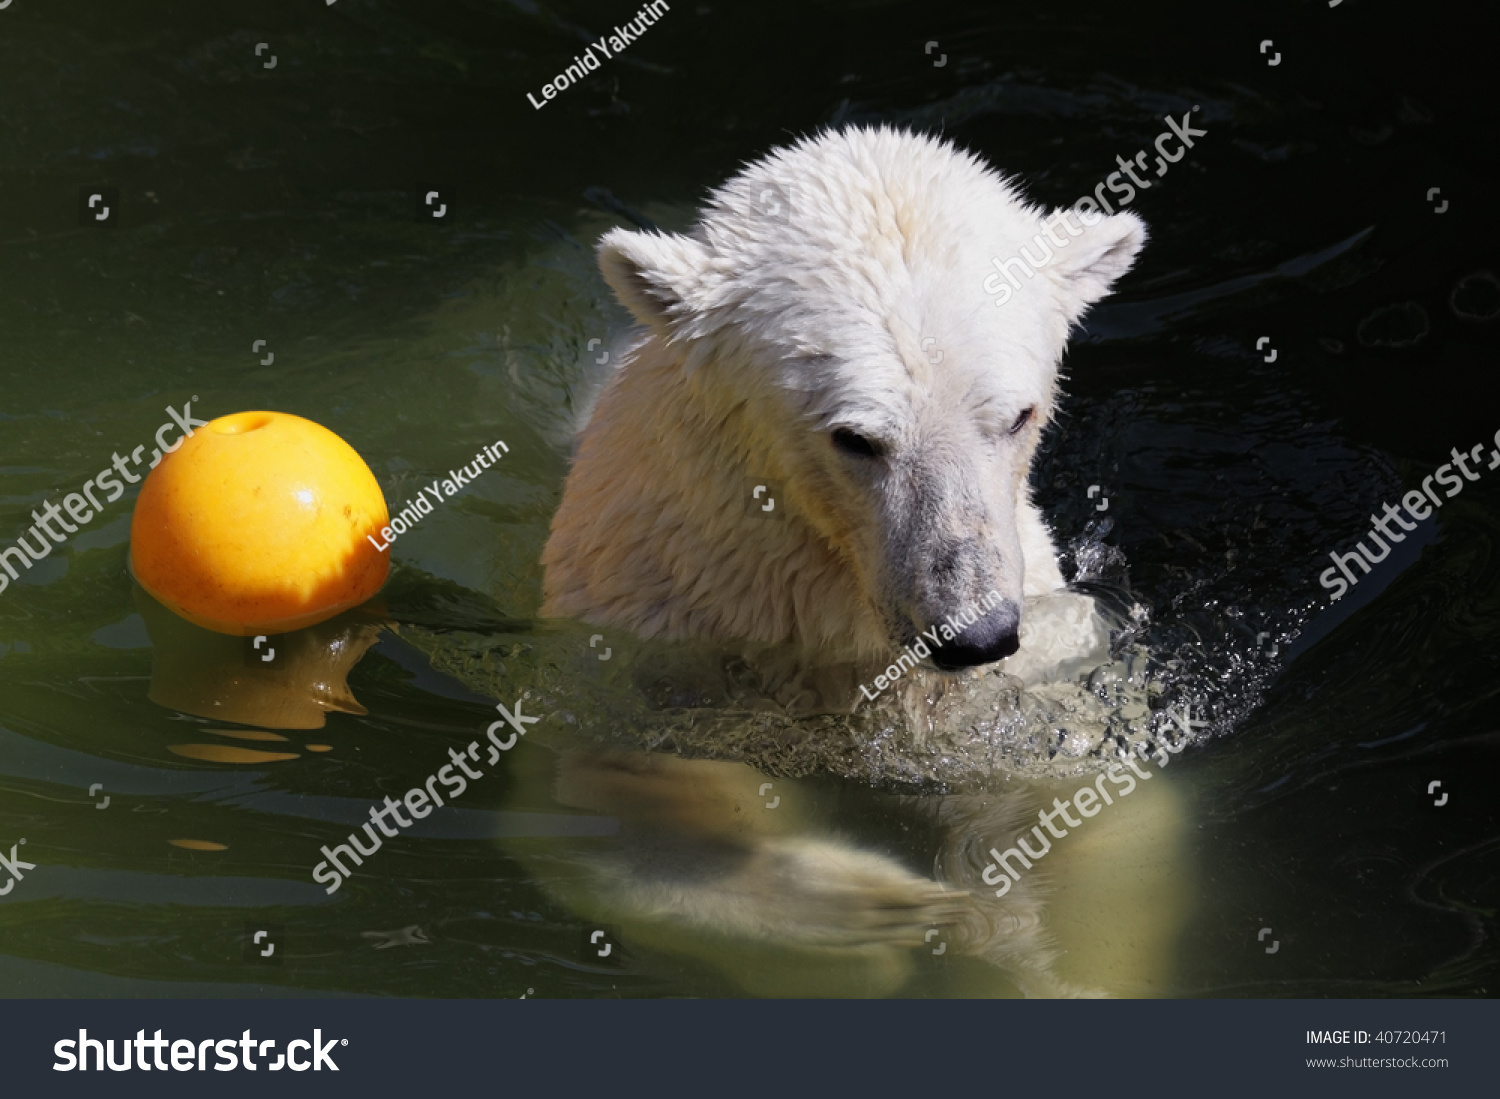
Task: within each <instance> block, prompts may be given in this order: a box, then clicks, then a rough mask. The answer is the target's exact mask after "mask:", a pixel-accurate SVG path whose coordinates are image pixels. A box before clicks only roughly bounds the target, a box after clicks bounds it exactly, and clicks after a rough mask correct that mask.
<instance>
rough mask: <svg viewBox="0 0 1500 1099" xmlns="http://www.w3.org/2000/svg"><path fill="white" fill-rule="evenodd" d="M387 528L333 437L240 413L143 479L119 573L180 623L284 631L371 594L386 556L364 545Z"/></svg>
mask: <svg viewBox="0 0 1500 1099" xmlns="http://www.w3.org/2000/svg"><path fill="white" fill-rule="evenodd" d="M388 522H390V517H389V513H388V512H387V510H386V506H385V496H384V494H383V493H382V492H381V491H380V484H379V483H378V482H377V481H376V480H375V475H374V474H373V473H371V472H370V467H369V466H367V465H365V462H364V459H362V458H361V457H360V456H359V455H358V454H357V453H356V452H355V450H354V448H353V447H351V446H350V445H349V444H348V443H346V442H344V440H343V439H340V438H339V437H338V436H337V435H335V434H334V433H333V432H331V431H329V430H328V429H327V428H326V427H321V426H319V425H318V424H315V423H313V422H312V421H311V420H304V419H303V418H302V417H300V416H291V415H288V414H287V413H284V412H239V413H236V414H234V415H232V416H221V417H220V418H219V419H217V420H214V421H213V422H212V423H210V424H208V426H206V427H200V428H198V429H197V430H196V431H195V432H194V433H193V435H192V436H191V437H189V438H187V439H184V440H183V441H182V445H181V446H180V447H178V448H177V449H176V450H175V451H173V452H172V453H171V454H168V455H166V456H164V457H163V458H162V460H161V464H160V465H158V466H157V467H156V468H155V469H154V470H152V471H151V472H150V474H149V475H148V476H147V477H146V482H145V484H143V485H142V486H141V495H140V499H139V500H137V501H136V505H135V517H134V518H133V519H132V520H131V524H130V569H131V572H133V573H134V574H135V578H136V580H137V581H138V582H139V583H140V585H141V586H142V587H143V588H145V589H146V590H147V591H148V592H150V593H151V594H152V595H153V596H154V597H155V598H156V599H158V600H159V601H161V602H162V603H164V604H165V605H166V606H168V607H170V608H171V609H172V610H173V611H175V612H176V613H178V614H180V615H181V616H182V617H183V618H186V619H187V620H188V621H189V622H194V623H196V624H198V625H200V626H205V627H207V628H208V629H210V630H216V631H218V632H219V633H227V634H239V635H242V636H247V637H249V636H254V635H256V634H273V633H285V632H287V631H290V630H297V629H301V628H302V627H304V626H311V625H313V624H314V623H316V622H322V621H323V620H324V619H327V618H332V617H333V616H334V615H336V614H338V613H339V612H340V611H344V610H347V609H348V608H350V607H353V606H356V605H358V604H360V603H363V602H364V601H365V600H367V599H369V598H370V597H371V596H372V595H374V594H375V593H376V592H377V591H379V590H380V587H381V585H382V584H384V583H385V578H386V575H387V574H388V573H389V572H390V566H391V563H390V554H389V553H388V552H382V551H381V550H380V549H379V548H377V546H376V545H375V544H374V543H372V542H371V541H370V540H369V537H368V536H369V535H375V536H376V538H377V539H378V538H379V532H380V529H381V528H382V527H384V526H385V525H386V524H387V523H388ZM384 544H385V543H384V542H383V541H382V542H381V545H384Z"/></svg>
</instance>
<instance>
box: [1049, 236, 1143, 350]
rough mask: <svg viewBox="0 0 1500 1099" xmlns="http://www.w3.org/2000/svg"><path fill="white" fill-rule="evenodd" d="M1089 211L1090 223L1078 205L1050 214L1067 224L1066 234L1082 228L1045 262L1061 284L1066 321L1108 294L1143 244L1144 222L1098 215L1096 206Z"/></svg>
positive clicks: (1128, 268)
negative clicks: (1053, 256) (1054, 257)
mask: <svg viewBox="0 0 1500 1099" xmlns="http://www.w3.org/2000/svg"><path fill="white" fill-rule="evenodd" d="M1092 213H1093V221H1092V223H1090V221H1089V216H1088V214H1087V213H1085V212H1084V210H1083V209H1082V208H1079V209H1076V210H1067V211H1064V210H1058V211H1056V212H1055V213H1054V215H1053V217H1061V218H1063V219H1064V220H1065V221H1066V222H1067V223H1068V231H1069V233H1071V231H1072V229H1073V227H1074V226H1078V227H1081V228H1082V230H1083V231H1082V233H1081V234H1080V235H1079V236H1078V237H1076V238H1075V239H1073V240H1072V241H1071V242H1070V245H1069V247H1066V248H1059V249H1057V252H1056V259H1055V260H1054V261H1053V263H1051V264H1049V265H1048V269H1049V270H1051V271H1052V272H1053V273H1054V274H1055V275H1056V277H1057V279H1058V281H1059V282H1060V283H1061V284H1062V289H1063V293H1064V299H1063V311H1064V312H1065V313H1066V314H1067V318H1068V323H1069V324H1073V323H1074V322H1076V321H1077V320H1078V319H1079V318H1080V317H1082V316H1083V314H1084V313H1085V312H1086V311H1087V310H1088V307H1089V306H1091V305H1093V304H1094V303H1095V302H1096V301H1098V300H1099V299H1100V298H1102V297H1104V295H1106V294H1108V293H1109V289H1110V287H1111V286H1112V285H1113V284H1114V281H1115V280H1116V279H1118V278H1119V277H1120V276H1121V275H1123V274H1124V273H1125V272H1126V271H1129V270H1130V268H1131V265H1132V264H1134V263H1135V256H1136V253H1137V252H1139V251H1140V250H1141V246H1142V245H1144V244H1145V243H1146V225H1145V223H1144V222H1143V221H1141V219H1140V218H1138V217H1136V216H1135V215H1134V214H1125V213H1121V214H1115V215H1113V216H1112V217H1100V216H1099V211H1098V208H1097V207H1094V208H1093V210H1092ZM1049 220H1050V219H1049Z"/></svg>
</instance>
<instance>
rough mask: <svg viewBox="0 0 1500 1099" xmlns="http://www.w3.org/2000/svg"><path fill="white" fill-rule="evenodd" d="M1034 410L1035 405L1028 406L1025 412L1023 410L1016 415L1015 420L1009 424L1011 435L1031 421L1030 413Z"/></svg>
mask: <svg viewBox="0 0 1500 1099" xmlns="http://www.w3.org/2000/svg"><path fill="white" fill-rule="evenodd" d="M1035 411H1036V406H1035V405H1033V406H1032V407H1030V408H1028V409H1027V410H1026V411H1025V412H1023V413H1021V414H1020V415H1019V416H1017V417H1016V422H1015V423H1013V424H1011V425H1010V433H1011V434H1012V435H1014V434H1016V433H1017V432H1018V431H1020V430H1021V429H1022V428H1023V427H1025V426H1026V425H1027V424H1029V423H1030V422H1031V414H1032V413H1033V412H1035Z"/></svg>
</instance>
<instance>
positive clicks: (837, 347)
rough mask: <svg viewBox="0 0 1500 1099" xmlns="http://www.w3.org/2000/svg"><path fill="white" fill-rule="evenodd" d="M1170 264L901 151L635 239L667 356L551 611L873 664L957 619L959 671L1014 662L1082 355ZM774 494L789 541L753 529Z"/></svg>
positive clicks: (611, 409)
mask: <svg viewBox="0 0 1500 1099" xmlns="http://www.w3.org/2000/svg"><path fill="white" fill-rule="evenodd" d="M1144 240H1145V230H1144V227H1143V226H1142V224H1141V222H1140V221H1139V220H1138V219H1137V218H1136V217H1134V216H1133V215H1130V214H1113V215H1112V216H1105V215H1104V214H1103V213H1102V212H1100V211H1098V210H1097V209H1094V210H1089V209H1086V208H1085V209H1084V210H1082V211H1066V212H1064V211H1058V212H1056V213H1053V214H1051V215H1049V214H1047V213H1046V212H1044V211H1043V210H1041V209H1039V208H1037V207H1033V206H1029V205H1027V204H1026V203H1025V202H1024V201H1023V200H1022V199H1021V198H1020V197H1019V196H1018V195H1017V193H1016V191H1015V190H1014V189H1013V188H1012V186H1011V185H1010V184H1008V183H1007V182H1006V181H1005V180H1004V179H1002V178H1001V177H1000V176H998V175H997V174H995V173H994V172H993V171H991V170H990V169H988V168H987V167H985V166H984V165H983V164H982V163H981V162H980V161H979V160H977V159H976V158H975V157H973V156H972V155H969V154H967V153H964V152H961V151H959V150H957V149H955V148H954V147H953V146H951V145H950V144H948V143H946V142H943V141H940V140H936V139H933V138H929V137H923V136H918V135H915V134H910V133H904V132H898V131H895V130H891V129H887V128H881V129H865V128H848V129H844V130H840V131H836V132H827V133H823V134H820V135H818V136H815V137H812V138H808V139H805V140H802V141H800V142H798V143H797V144H795V145H792V146H790V147H788V148H784V149H781V150H778V151H776V152H773V153H771V154H770V155H768V156H767V157H765V158H764V159H762V160H759V161H757V162H755V163H753V164H751V165H749V166H748V167H746V168H745V169H743V170H742V171H741V172H740V173H739V174H738V175H736V176H734V177H733V178H732V179H730V180H729V181H728V182H727V183H726V184H724V186H723V187H721V188H720V189H719V190H718V191H716V192H715V193H714V194H713V195H712V196H711V198H710V201H709V203H708V204H707V206H706V208H705V210H704V211H703V212H702V214H701V216H700V218H699V220H698V222H697V224H696V225H695V226H694V227H693V228H692V229H691V230H690V231H689V232H688V233H687V234H685V235H677V234H662V233H646V232H631V231H625V230H614V231H612V232H610V233H608V234H607V235H606V236H605V237H604V238H603V239H602V241H601V242H600V246H599V259H600V266H601V268H602V270H603V273H604V277H605V279H606V280H607V282H608V283H609V285H610V286H611V288H612V289H613V290H614V291H615V293H616V295H617V296H618V297H619V299H620V300H621V302H622V303H623V304H624V305H625V306H626V307H627V308H628V309H629V310H630V311H631V312H632V313H633V314H634V315H635V317H636V318H637V319H639V320H640V321H641V322H642V323H643V324H644V325H645V326H646V331H645V335H644V337H643V339H642V340H641V342H640V343H639V344H638V345H637V346H636V348H635V350H634V352H633V354H632V355H631V356H630V357H629V359H628V360H627V362H626V363H625V364H624V365H623V366H622V367H621V368H620V370H619V371H618V373H617V374H616V375H615V376H614V377H613V378H612V379H611V380H610V381H609V383H608V384H607V386H606V388H605V391H604V393H603V394H602V396H601V398H600V402H599V405H598V407H597V409H596V410H595V413H594V416H593V419H592V421H591V422H590V424H589V425H588V427H587V428H586V430H585V432H584V435H583V438H582V440H581V445H580V449H579V453H578V458H577V462H576V464H575V467H574V469H573V471H572V473H571V474H570V477H569V481H568V486H567V488H566V490H565V493H564V503H563V507H562V509H561V510H560V511H559V513H558V517H557V519H556V520H555V521H554V526H553V535H552V539H551V541H550V542H549V545H548V548H547V551H546V554H545V555H544V559H543V560H544V563H545V564H546V566H547V570H548V575H547V581H546V588H547V607H545V608H544V610H546V611H547V612H549V613H558V614H570V615H576V616H579V617H583V618H585V619H587V620H590V621H595V622H599V623H601V624H609V625H621V626H625V627H627V628H632V629H635V630H636V631H637V632H640V633H642V634H645V635H648V636H649V635H656V636H713V637H725V638H734V637H741V638H750V639H753V640H764V641H778V640H800V641H802V642H805V643H810V644H819V645H836V646H837V645H839V644H840V643H842V646H843V647H848V646H851V645H852V647H853V648H855V649H859V650H865V651H870V652H877V651H879V652H888V651H889V647H890V645H892V644H896V645H904V644H908V643H911V642H912V641H914V640H916V639H917V638H918V637H919V636H920V635H921V634H922V632H923V631H924V630H926V629H929V628H930V627H931V626H933V625H935V624H937V623H941V622H952V623H954V625H955V627H956V629H957V636H956V637H955V638H954V639H953V640H952V641H951V642H950V643H948V644H945V645H943V646H942V647H941V648H940V649H938V650H937V651H936V652H935V653H934V660H935V662H936V663H938V664H939V665H940V666H942V667H947V668H955V667H962V666H970V665H977V664H982V663H987V662H990V661H994V660H999V659H1002V658H1004V657H1005V656H1008V655H1010V653H1012V652H1014V651H1015V649H1016V646H1017V631H1018V627H1019V623H1020V614H1021V608H1022V604H1023V598H1024V595H1025V594H1027V593H1035V592H1037V591H1038V590H1047V589H1048V588H1051V587H1056V586H1059V585H1060V584H1061V578H1060V575H1059V574H1058V571H1057V566H1056V564H1055V561H1054V560H1053V556H1052V548H1051V544H1050V539H1049V538H1048V536H1047V534H1046V530H1045V528H1044V527H1043V526H1042V524H1041V522H1040V519H1039V517H1037V515H1036V513H1035V510H1034V508H1032V506H1031V504H1030V501H1029V497H1028V487H1027V475H1028V471H1029V468H1030V464H1031V459H1032V455H1033V453H1034V452H1035V449H1036V446H1037V441H1038V438H1039V436H1040V434H1041V432H1042V430H1043V429H1044V428H1045V427H1046V425H1047V423H1048V421H1049V419H1050V418H1051V416H1052V414H1053V407H1054V401H1055V399H1056V388H1057V387H1056V382H1057V372H1058V364H1059V361H1060V359H1061V356H1062V353H1063V349H1064V345H1065V342H1066V339H1067V335H1068V331H1069V329H1070V327H1071V326H1072V325H1073V324H1074V323H1075V322H1076V321H1078V319H1079V318H1080V317H1081V316H1082V314H1083V313H1084V311H1085V310H1086V309H1087V308H1088V306H1089V305H1091V304H1092V303H1093V302H1095V301H1096V300H1098V299H1099V298H1100V297H1102V296H1103V295H1104V294H1105V293H1106V292H1107V291H1108V289H1109V287H1110V284H1111V283H1112V282H1113V281H1114V280H1115V279H1116V278H1117V277H1118V276H1119V275H1121V274H1123V273H1124V272H1125V271H1126V270H1127V269H1128V268H1129V267H1130V264H1131V262H1132V260H1133V258H1134V256H1135V254H1136V252H1137V251H1138V249H1139V248H1140V246H1141V245H1142V243H1143V242H1144ZM1044 250H1045V251H1044ZM756 481H763V482H764V483H765V484H766V485H774V486H777V491H778V492H780V493H781V494H782V496H783V500H782V501H781V502H780V506H781V507H782V508H783V515H784V520H783V521H782V522H780V523H772V522H765V521H757V520H756V518H755V517H754V515H753V514H750V515H749V516H747V513H746V510H745V509H744V508H743V507H740V506H737V505H736V501H737V500H740V499H741V498H743V497H744V495H745V494H746V493H747V492H748V491H749V490H748V489H747V485H748V484H749V483H751V482H756ZM1028 570H1030V571H1031V573H1032V574H1033V575H1032V577H1031V582H1030V583H1028ZM1039 586H1040V587H1039Z"/></svg>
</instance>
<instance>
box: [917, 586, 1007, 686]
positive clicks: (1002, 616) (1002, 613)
mask: <svg viewBox="0 0 1500 1099" xmlns="http://www.w3.org/2000/svg"><path fill="white" fill-rule="evenodd" d="M1020 626H1021V612H1020V611H1019V610H1018V609H1017V608H1016V605H1015V604H1014V603H1011V602H1009V601H1007V602H1003V603H1001V604H1000V605H999V606H998V607H994V608H992V609H991V610H990V611H989V613H988V614H985V615H984V616H983V617H981V618H979V619H978V620H976V621H975V622H973V623H971V624H969V625H966V626H964V627H963V628H962V629H961V630H959V631H958V634H957V636H956V637H954V638H953V640H952V641H945V642H944V643H943V644H942V645H941V646H939V647H938V648H936V649H934V650H933V651H932V662H933V663H934V664H936V665H937V666H938V667H939V668H942V669H943V670H944V671H949V672H952V671H957V670H958V669H959V668H974V667H977V666H979V665H980V664H993V663H994V662H995V661H997V660H1004V659H1005V658H1006V657H1007V656H1010V655H1011V654H1012V653H1014V652H1015V651H1016V650H1017V649H1019V648H1020V647H1021V639H1020V637H1019V636H1018V631H1019V629H1020Z"/></svg>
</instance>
